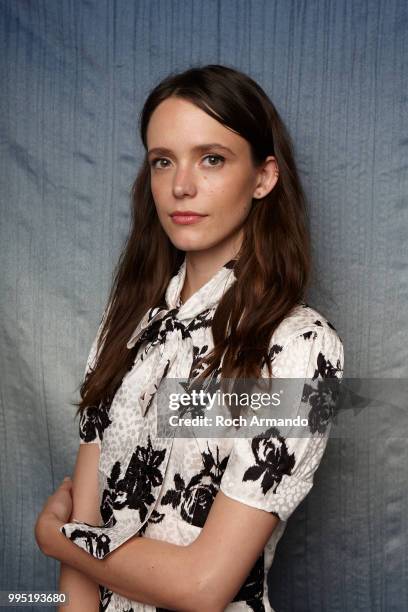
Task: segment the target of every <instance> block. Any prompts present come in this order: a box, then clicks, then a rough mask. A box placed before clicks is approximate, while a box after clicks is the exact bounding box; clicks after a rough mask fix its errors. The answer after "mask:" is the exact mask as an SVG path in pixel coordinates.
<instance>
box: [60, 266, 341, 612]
mask: <svg viewBox="0 0 408 612" xmlns="http://www.w3.org/2000/svg"><path fill="white" fill-rule="evenodd" d="M235 261H236V260H230V261H229V262H227V263H226V264H225V265H224V266H222V267H221V268H220V270H219V271H218V272H217V273H216V274H215V275H214V276H213V277H212V278H211V279H210V280H209V281H208V282H207V283H206V284H205V285H204V286H202V287H201V288H200V289H199V290H198V291H196V293H194V294H193V295H192V296H191V297H190V298H189V299H188V300H187V301H186V302H185V303H183V304H181V302H180V293H181V290H182V287H183V284H184V279H185V274H186V260H185V259H184V261H183V263H182V265H181V266H180V268H179V270H178V272H177V274H175V275H174V276H173V278H172V279H171V280H170V282H169V285H168V287H167V290H166V293H165V301H166V306H167V308H160V307H155V308H150V309H149V310H148V311H147V312H146V314H145V315H144V317H143V318H142V320H141V321H140V323H139V324H138V326H137V327H136V329H135V331H134V333H133V334H132V336H131V338H130V339H129V342H128V343H127V347H128V348H129V349H131V348H132V347H135V345H136V344H138V348H137V352H136V357H135V360H134V363H133V366H132V368H131V369H130V370H129V371H128V372H127V373H126V375H125V376H124V378H123V380H122V383H121V385H120V387H119V388H118V390H117V391H116V393H115V396H114V398H113V400H112V402H111V404H110V406H100V407H99V408H94V407H92V408H91V407H89V408H87V409H86V410H85V412H84V413H83V414H82V416H81V418H80V422H79V435H80V443H81V444H98V445H99V446H100V451H101V452H100V462H99V494H100V512H101V516H102V520H103V521H104V524H103V525H101V526H96V525H95V526H94V525H89V524H87V523H83V522H80V521H77V520H73V522H71V523H66V524H65V525H64V526H62V527H61V532H62V533H63V534H64V535H65V536H66V537H67V538H69V539H70V540H72V542H74V543H75V544H76V545H78V546H80V547H81V548H83V549H84V550H86V551H87V552H88V553H89V554H91V555H93V556H94V557H96V558H98V559H102V558H104V557H105V556H106V555H108V554H109V553H110V552H112V551H113V550H115V549H116V548H117V547H118V546H120V545H121V544H123V543H124V542H126V541H127V540H128V539H129V538H131V537H132V536H134V535H136V534H138V535H139V536H146V537H152V538H154V539H158V540H165V541H167V542H171V543H174V544H178V545H188V544H190V543H191V542H193V541H194V540H195V539H196V538H197V536H198V535H199V533H200V531H201V529H202V527H203V525H204V523H205V521H206V518H207V516H208V513H209V511H210V508H211V505H212V502H213V501H214V498H215V496H216V494H217V492H218V490H221V491H223V493H224V494H225V495H228V496H229V497H231V498H233V499H235V500H238V501H240V502H242V503H244V504H247V505H249V506H253V507H255V508H260V509H262V510H265V511H266V512H270V513H272V514H274V515H275V516H277V517H278V518H279V519H280V521H279V523H278V525H277V526H276V527H275V529H274V531H273V533H272V535H271V537H270V539H269V541H268V542H267V545H266V546H265V549H264V550H263V551H262V553H261V554H260V556H259V558H258V560H257V561H256V563H255V565H254V566H253V568H252V570H251V572H250V574H249V575H248V577H247V579H246V580H245V582H244V583H243V585H242V587H241V589H240V590H239V592H238V593H237V595H236V596H235V598H234V599H233V601H232V602H231V603H230V604H229V605H228V606H227V608H226V610H228V611H230V610H231V611H234V612H235V611H238V610H246V611H248V610H252V611H254V612H255V611H256V612H262V611H263V612H273V610H272V608H271V605H270V603H269V599H268V589H267V574H268V571H269V569H270V567H271V564H272V561H273V557H274V554H275V549H276V545H277V543H278V541H279V539H280V538H281V536H282V534H283V532H284V530H285V527H286V522H287V520H288V518H289V517H290V515H291V514H292V512H293V511H294V510H295V508H296V507H297V506H298V505H299V504H300V502H301V501H302V500H303V499H304V498H305V496H306V495H307V494H308V492H309V491H310V489H311V488H312V485H313V477H314V473H315V471H316V469H317V468H318V466H319V463H320V461H321V459H322V456H323V453H324V451H325V447H326V444H327V440H328V436H329V430H330V423H328V422H327V421H325V420H324V416H322V415H320V416H321V418H322V419H323V420H320V421H319V418H320V417H319V414H317V415H316V414H314V415H313V414H311V413H312V412H313V410H316V406H314V405H312V406H311V405H309V409H310V412H309V417H310V416H312V417H314V418H312V419H309V422H312V423H313V428H311V433H310V435H309V436H308V437H299V438H291V437H285V436H284V435H282V434H281V432H280V431H279V429H278V428H275V427H273V428H271V429H269V430H268V431H267V434H268V436H267V437H266V438H259V437H258V436H254V437H252V438H250V437H241V438H231V437H224V438H214V437H212V438H210V437H209V438H201V437H194V436H193V437H188V438H181V437H179V438H177V437H175V436H172V437H169V438H158V437H157V436H156V422H157V398H156V392H157V389H158V387H159V385H160V381H161V380H162V379H163V378H164V377H170V378H184V379H190V378H191V377H195V376H196V375H198V374H199V373H200V372H201V371H202V370H203V369H204V367H202V368H201V369H199V368H198V367H197V360H198V359H199V358H201V357H202V356H203V355H206V354H207V353H209V352H210V351H211V349H212V348H213V346H214V345H213V338H212V332H211V322H212V318H213V316H214V312H215V310H216V307H217V305H218V302H219V300H220V298H221V297H222V295H223V294H224V292H225V291H226V290H227V289H228V287H229V286H230V285H231V283H233V282H234V281H235V275H234V264H235ZM101 329H102V322H101V324H100V326H99V329H98V333H97V335H96V338H95V340H94V342H93V344H92V347H91V351H90V353H89V356H88V360H87V366H86V370H85V372H87V371H88V369H89V368H90V367H92V365H93V363H94V359H95V356H96V343H97V339H98V336H99V334H100V332H101ZM269 357H270V359H271V363H272V372H273V376H274V377H278V378H299V379H300V378H306V379H313V380H320V379H324V378H327V377H335V378H338V379H340V378H341V377H342V375H343V367H344V354H343V344H342V341H341V339H340V337H339V336H338V334H337V332H336V330H335V328H334V327H333V325H332V324H331V323H330V322H329V321H327V320H326V319H325V318H324V317H323V316H322V315H321V314H319V312H317V311H316V310H314V309H313V308H311V307H310V306H308V305H307V304H306V303H305V302H300V303H299V304H298V305H297V306H296V307H295V308H294V309H293V310H292V312H291V313H290V314H289V315H288V316H287V317H286V318H285V319H284V320H283V321H282V322H281V323H280V325H279V326H278V327H277V329H276V330H275V332H274V334H273V336H272V338H271V342H270V350H269ZM262 376H268V370H267V366H266V364H264V367H263V368H262ZM100 610H108V611H109V612H113V611H115V612H119V611H120V612H125V611H127V612H129V610H133V611H134V612H136V611H138V612H142V611H144V612H147V611H149V612H151V611H155V610H162V611H163V609H162V608H156V607H155V606H151V605H147V604H144V603H140V602H137V601H131V600H129V599H127V598H125V597H122V596H121V595H119V594H117V593H114V592H112V591H110V590H109V589H107V588H106V587H104V586H100Z"/></svg>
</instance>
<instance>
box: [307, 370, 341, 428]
mask: <svg viewBox="0 0 408 612" xmlns="http://www.w3.org/2000/svg"><path fill="white" fill-rule="evenodd" d="M316 383H317V386H316ZM339 393H340V379H335V380H334V379H331V380H330V381H327V380H317V381H316V382H315V383H314V385H309V384H305V386H304V388H303V394H302V401H303V402H308V403H309V404H310V406H311V408H310V411H309V414H308V420H309V429H310V431H311V432H312V433H315V432H319V433H324V432H325V431H326V429H327V426H328V425H329V423H330V422H335V421H336V416H337V407H338V397H339Z"/></svg>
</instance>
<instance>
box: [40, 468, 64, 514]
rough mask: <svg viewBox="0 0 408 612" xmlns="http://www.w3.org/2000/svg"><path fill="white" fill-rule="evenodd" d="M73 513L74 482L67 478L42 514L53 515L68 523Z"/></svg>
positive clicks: (50, 498) (51, 497)
mask: <svg viewBox="0 0 408 612" xmlns="http://www.w3.org/2000/svg"><path fill="white" fill-rule="evenodd" d="M71 513H72V480H71V479H70V478H69V477H68V476H67V477H66V478H64V480H63V481H62V483H61V484H60V486H59V487H58V489H57V490H56V491H55V492H54V493H53V494H52V495H50V497H49V498H48V499H47V501H46V502H45V504H44V507H43V509H42V511H41V514H53V515H54V516H55V517H56V518H57V519H58V520H60V521H62V522H63V523H66V522H67V521H68V520H69V517H70V516H71Z"/></svg>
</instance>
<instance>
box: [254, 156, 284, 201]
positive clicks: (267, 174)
mask: <svg viewBox="0 0 408 612" xmlns="http://www.w3.org/2000/svg"><path fill="white" fill-rule="evenodd" d="M278 178H279V168H278V164H277V163H276V159H275V157H273V155H269V156H268V157H267V158H266V159H265V161H264V162H263V163H262V165H261V167H260V169H259V172H258V175H257V181H256V185H255V189H254V193H253V196H252V197H253V198H256V199H261V198H264V197H265V196H266V195H268V193H270V192H271V191H272V189H273V188H274V187H275V185H276V183H277V181H278Z"/></svg>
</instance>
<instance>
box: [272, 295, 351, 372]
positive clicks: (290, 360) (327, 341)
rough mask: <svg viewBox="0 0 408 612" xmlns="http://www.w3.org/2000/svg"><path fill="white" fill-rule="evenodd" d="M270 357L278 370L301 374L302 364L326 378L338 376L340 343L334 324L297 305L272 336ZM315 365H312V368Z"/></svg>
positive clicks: (342, 357)
mask: <svg viewBox="0 0 408 612" xmlns="http://www.w3.org/2000/svg"><path fill="white" fill-rule="evenodd" d="M269 356H270V358H271V360H272V361H273V362H275V363H276V365H277V366H278V367H280V366H285V368H284V369H285V371H286V369H287V366H289V365H290V366H291V368H292V369H293V371H294V372H295V371H297V370H300V369H301V367H302V363H303V362H304V368H306V366H307V364H309V367H310V368H312V367H314V371H316V370H318V371H319V372H320V371H321V374H322V375H325V376H340V375H341V373H342V371H343V366H344V349H343V342H342V340H341V338H340V336H339V334H338V333H337V330H336V328H335V327H334V325H333V323H332V322H331V321H329V320H328V319H327V317H325V316H324V314H322V313H321V312H319V311H318V310H316V309H314V308H312V307H311V306H309V305H308V304H306V303H305V302H301V303H299V304H298V305H296V306H295V307H294V308H293V309H292V310H291V312H290V313H289V314H288V315H287V316H286V317H285V318H284V319H283V320H282V321H281V323H280V324H279V325H278V327H277V328H276V330H275V331H274V333H273V334H272V337H271V340H270V347H269ZM313 362H314V365H313Z"/></svg>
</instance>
